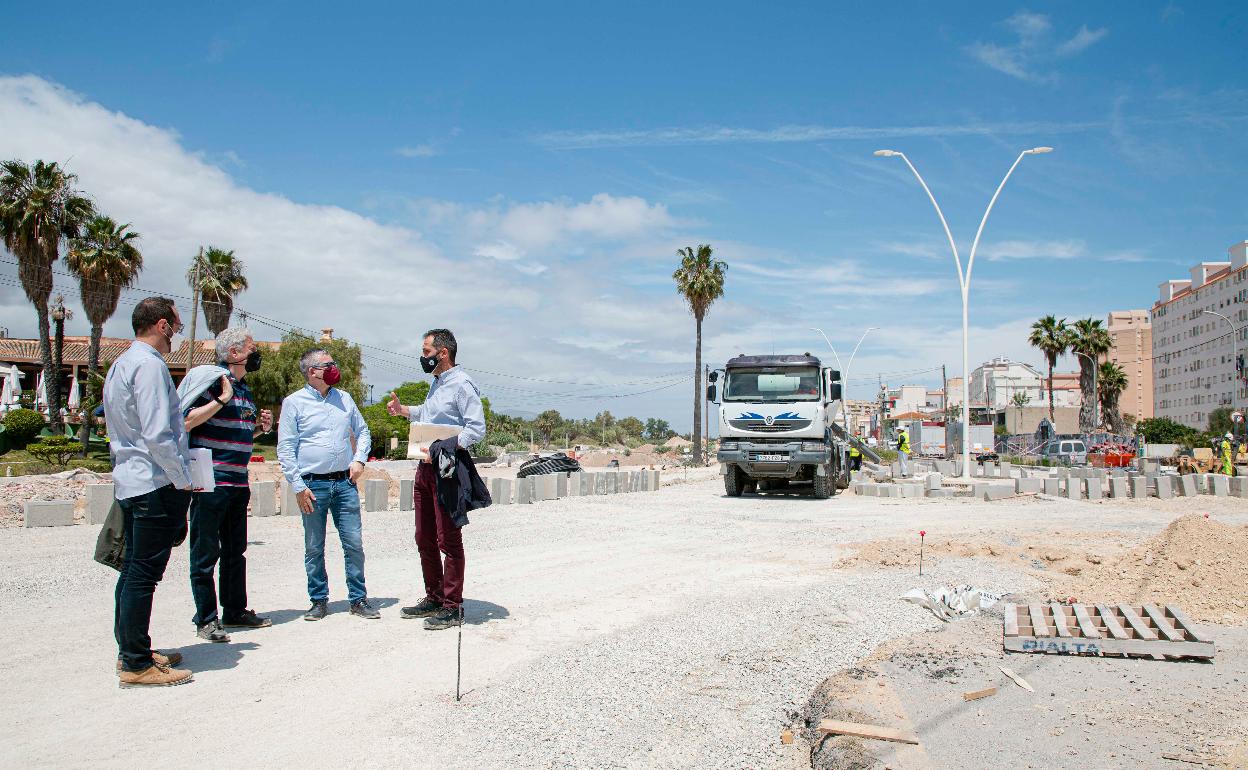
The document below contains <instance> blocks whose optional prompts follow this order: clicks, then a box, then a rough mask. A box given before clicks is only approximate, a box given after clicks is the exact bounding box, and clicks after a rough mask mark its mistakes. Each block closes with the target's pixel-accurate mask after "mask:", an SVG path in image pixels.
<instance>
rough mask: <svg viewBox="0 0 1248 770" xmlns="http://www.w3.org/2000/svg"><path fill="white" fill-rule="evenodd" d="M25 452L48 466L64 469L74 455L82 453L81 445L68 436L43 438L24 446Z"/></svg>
mask: <svg viewBox="0 0 1248 770" xmlns="http://www.w3.org/2000/svg"><path fill="white" fill-rule="evenodd" d="M26 451H28V452H30V453H31V454H32V455H34V456H35V457H37V458H38V459H40V460H43V461H44V462H45V463H48V464H49V465H56V466H60V467H62V468H63V467H65V466H66V465H69V461H70V459H71V458H73V456H74V455H76V454H78V453H79V452H81V451H82V444H81V443H79V441H78V440H77V439H72V438H70V437H69V436H45V437H44V438H41V439H39V440H38V441H36V442H34V443H33V444H28V445H27V446H26Z"/></svg>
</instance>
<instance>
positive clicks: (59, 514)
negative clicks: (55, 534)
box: [22, 500, 74, 527]
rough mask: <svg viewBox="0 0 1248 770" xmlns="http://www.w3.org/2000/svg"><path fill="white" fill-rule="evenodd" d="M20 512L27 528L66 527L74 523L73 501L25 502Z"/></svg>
mask: <svg viewBox="0 0 1248 770" xmlns="http://www.w3.org/2000/svg"><path fill="white" fill-rule="evenodd" d="M22 510H23V511H24V512H25V514H26V523H25V526H27V527H68V526H72V525H73V523H74V501H73V500H27V501H26V503H25V505H23V507H22Z"/></svg>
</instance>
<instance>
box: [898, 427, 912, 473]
mask: <svg viewBox="0 0 1248 770" xmlns="http://www.w3.org/2000/svg"><path fill="white" fill-rule="evenodd" d="M909 459H910V436H909V435H908V434H907V433H906V429H905V428H898V429H897V462H898V463H900V464H901V475H902V476H909V475H910V466H909V465H908V464H907V463H906V461H907V460H909Z"/></svg>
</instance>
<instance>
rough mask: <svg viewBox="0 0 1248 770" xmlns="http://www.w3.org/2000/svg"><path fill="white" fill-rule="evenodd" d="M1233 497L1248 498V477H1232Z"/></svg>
mask: <svg viewBox="0 0 1248 770" xmlns="http://www.w3.org/2000/svg"><path fill="white" fill-rule="evenodd" d="M1231 496H1232V497H1248V476H1232V477H1231Z"/></svg>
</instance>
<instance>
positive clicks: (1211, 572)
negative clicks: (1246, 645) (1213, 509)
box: [1055, 514, 1248, 623]
mask: <svg viewBox="0 0 1248 770" xmlns="http://www.w3.org/2000/svg"><path fill="white" fill-rule="evenodd" d="M1059 586H1060V587H1061V590H1062V591H1063V592H1068V593H1069V594H1070V595H1071V596H1076V597H1079V598H1080V599H1083V598H1085V597H1087V598H1088V599H1092V598H1098V599H1099V598H1101V597H1104V598H1105V599H1109V600H1118V601H1132V602H1135V601H1148V602H1153V603H1156V604H1162V603H1165V604H1174V605H1177V606H1178V607H1180V608H1182V609H1183V610H1184V611H1186V612H1187V614H1188V615H1190V616H1191V617H1192V619H1193V620H1196V621H1203V622H1219V623H1225V622H1243V621H1245V620H1248V526H1241V527H1235V526H1231V525H1228V524H1223V523H1222V522H1220V521H1217V520H1216V519H1209V518H1205V517H1204V516H1203V515H1197V514H1193V515H1189V516H1183V517H1181V518H1178V519H1175V520H1174V521H1172V522H1170V525H1169V526H1167V527H1166V528H1165V529H1164V530H1162V531H1161V532H1160V533H1158V534H1157V535H1156V536H1154V537H1152V538H1150V539H1149V540H1147V541H1145V542H1144V543H1141V544H1140V545H1139V546H1137V547H1135V548H1132V549H1131V550H1130V551H1128V552H1126V553H1124V554H1122V555H1121V556H1119V557H1118V558H1116V559H1112V560H1106V561H1105V562H1104V563H1102V564H1099V565H1092V566H1090V567H1089V568H1088V569H1085V570H1082V571H1081V572H1080V574H1079V575H1077V576H1072V577H1070V578H1067V579H1062V580H1059V581H1057V582H1056V583H1055V587H1059Z"/></svg>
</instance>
